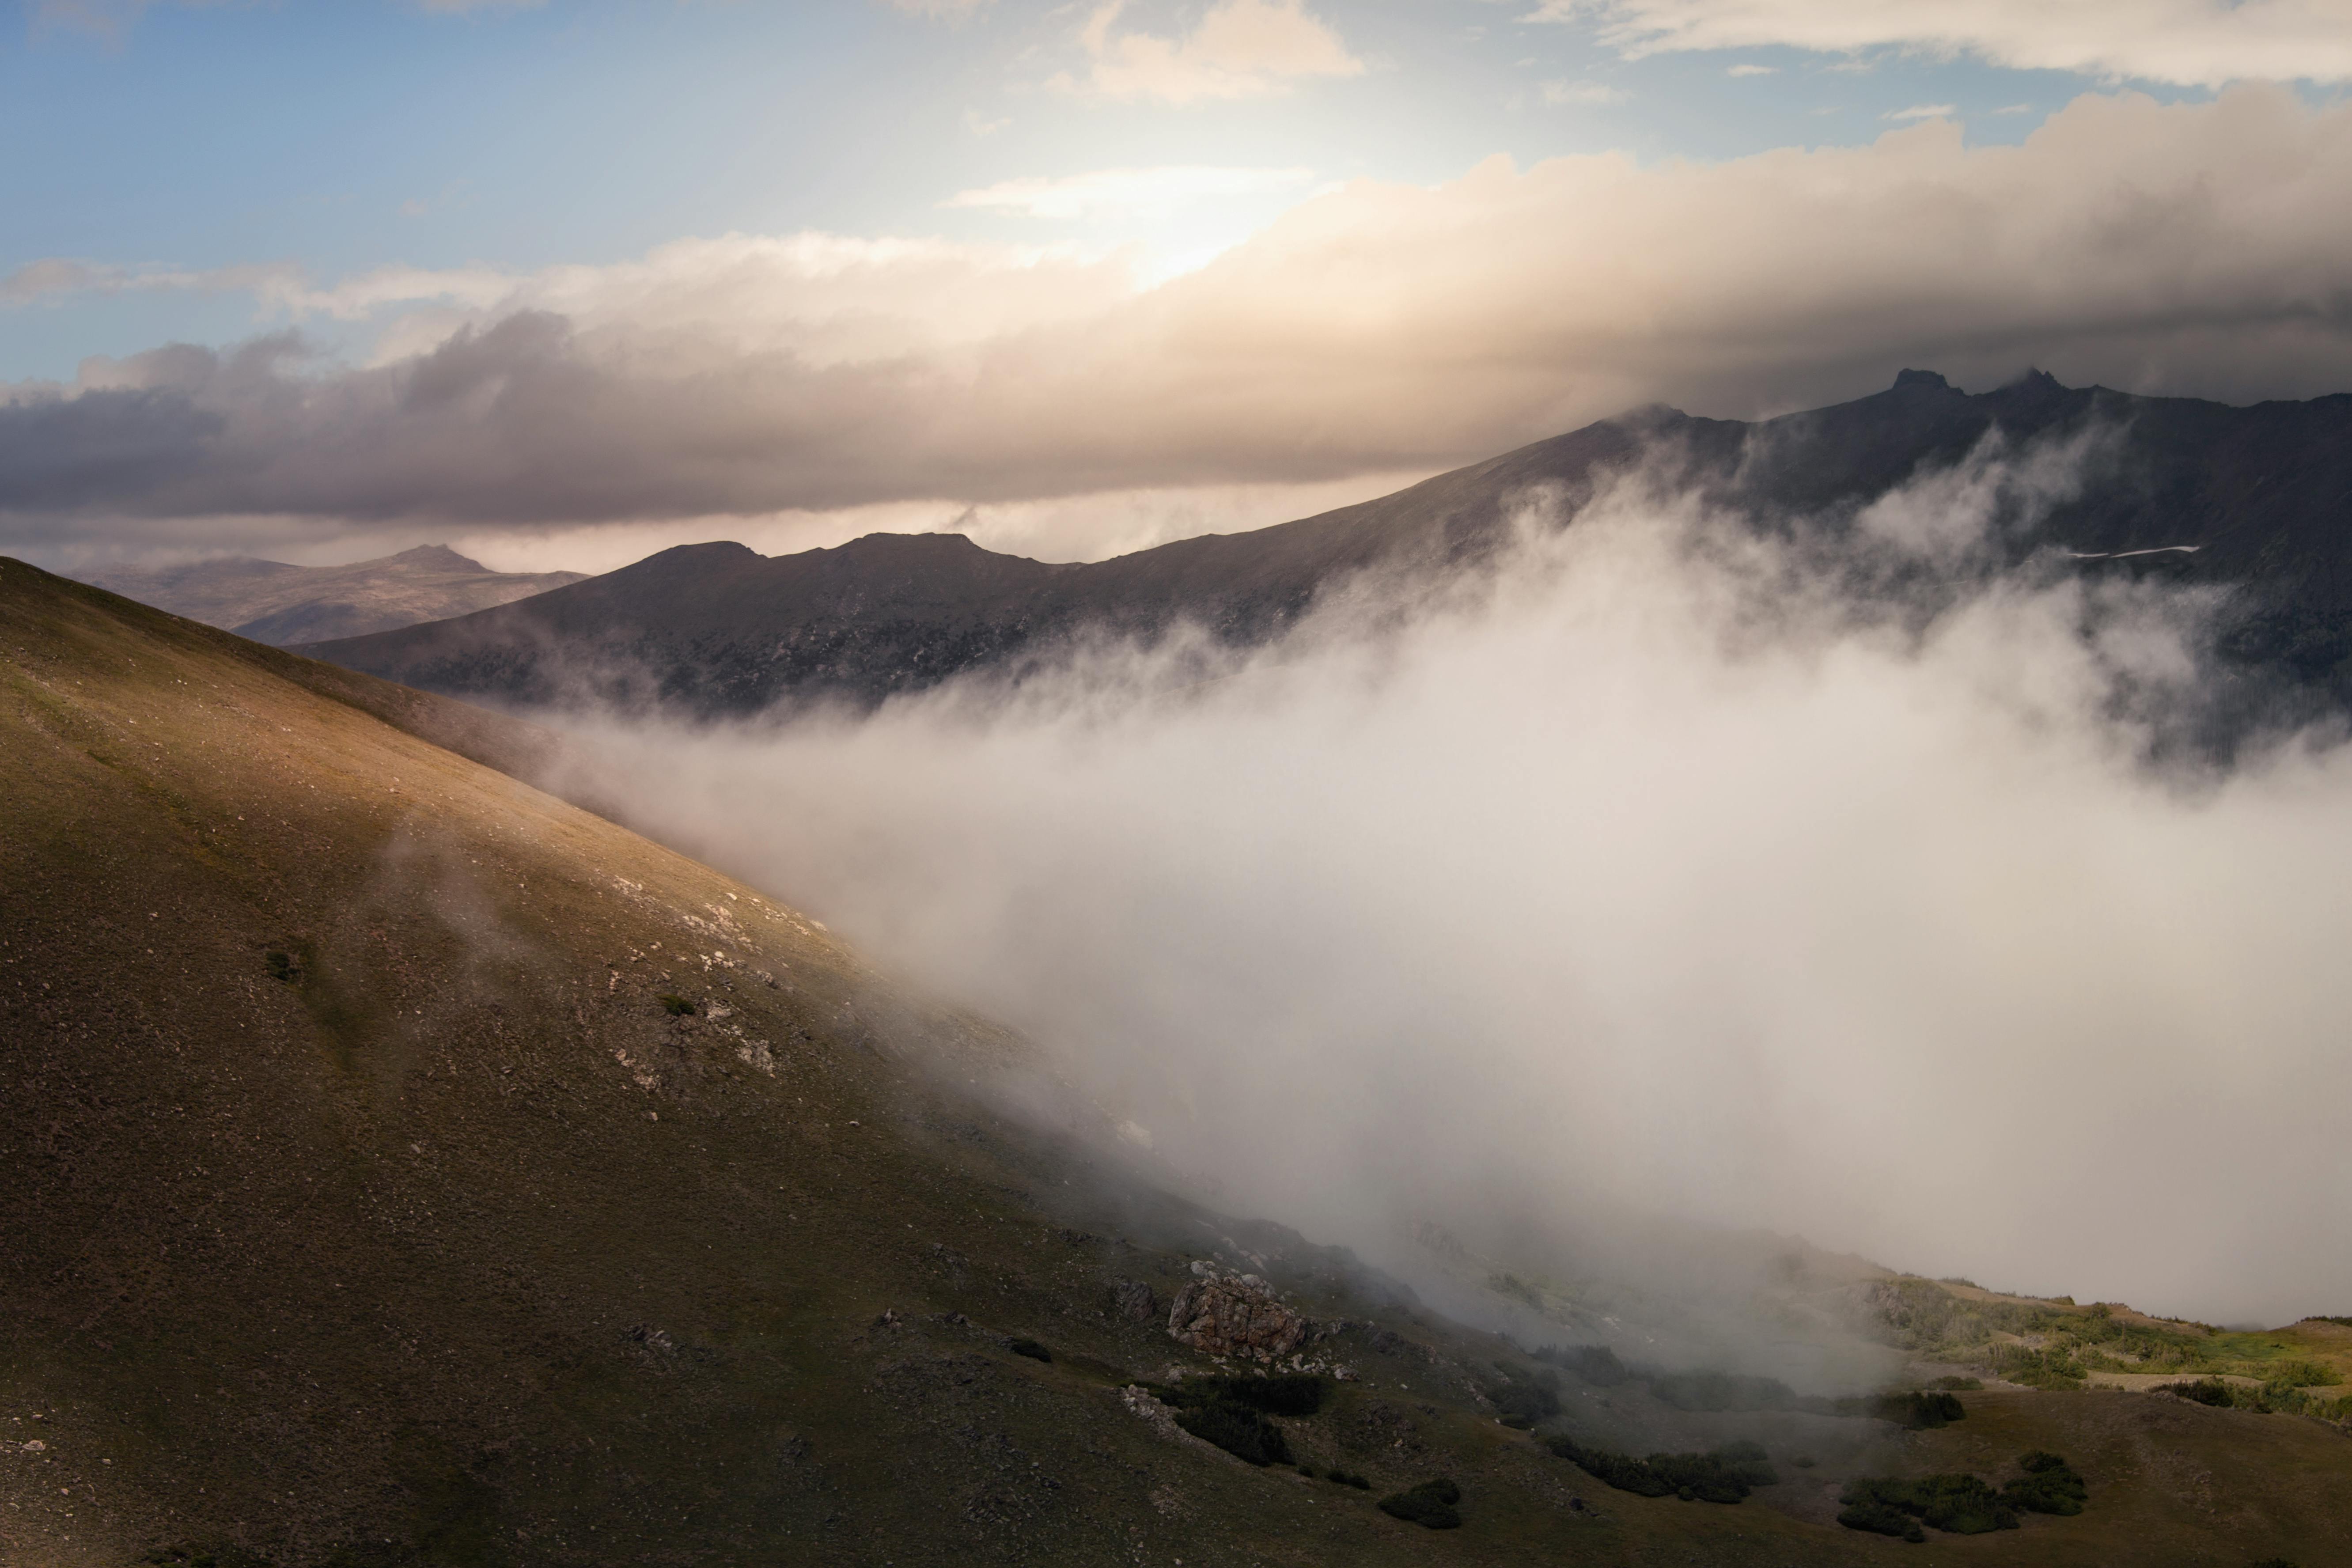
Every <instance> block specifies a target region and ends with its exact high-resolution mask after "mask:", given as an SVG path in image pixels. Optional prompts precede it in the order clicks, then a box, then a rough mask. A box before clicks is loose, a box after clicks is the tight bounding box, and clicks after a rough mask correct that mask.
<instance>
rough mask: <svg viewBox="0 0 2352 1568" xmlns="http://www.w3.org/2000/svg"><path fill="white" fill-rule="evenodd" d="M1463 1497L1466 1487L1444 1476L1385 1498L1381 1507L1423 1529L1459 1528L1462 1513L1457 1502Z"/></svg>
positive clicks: (1386, 1511) (1395, 1516) (1392, 1517)
mask: <svg viewBox="0 0 2352 1568" xmlns="http://www.w3.org/2000/svg"><path fill="white" fill-rule="evenodd" d="M1461 1500H1462V1489H1461V1488H1460V1487H1457V1486H1455V1485H1454V1483H1453V1482H1452V1481H1449V1480H1446V1479H1444V1478H1443V1477H1440V1478H1439V1479H1436V1480H1430V1481H1423V1482H1422V1483H1421V1484H1420V1485H1419V1486H1417V1487H1410V1488H1407V1489H1405V1490H1403V1491H1401V1492H1394V1493H1391V1495H1389V1496H1387V1497H1384V1498H1382V1499H1381V1512H1382V1513H1384V1514H1387V1515H1388V1516H1389V1517H1391V1519H1402V1520H1403V1521H1406V1522H1407V1523H1409V1524H1417V1525H1420V1526H1421V1527H1422V1528H1423V1530H1459V1529H1460V1528H1461V1527H1462V1515H1461V1513H1460V1512H1459V1511H1458V1510H1456V1509H1455V1507H1454V1505H1455V1504H1457V1503H1459V1502H1460V1501H1461Z"/></svg>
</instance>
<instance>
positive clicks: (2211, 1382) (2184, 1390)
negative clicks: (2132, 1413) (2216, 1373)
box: [2157, 1377, 2236, 1407]
mask: <svg viewBox="0 0 2352 1568" xmlns="http://www.w3.org/2000/svg"><path fill="white" fill-rule="evenodd" d="M2157 1392H2158V1394H2170V1395H2172V1397H2173V1398H2175V1399H2187V1400H2192V1401H2194V1402H2195V1403H2197V1404H2199V1405H2221V1406H2223V1407H2227V1406H2229V1405H2233V1404H2235V1403H2236V1400H2235V1398H2234V1397H2233V1396H2232V1395H2231V1393H2230V1385H2229V1384H2226V1383H2223V1382H2222V1381H2221V1379H2220V1378H2218V1377H2207V1378H2200V1379H2199V1380H2198V1381H2197V1382H2195V1383H2168V1384H2164V1385H2163V1386H2162V1387H2161V1388H2158V1390H2157Z"/></svg>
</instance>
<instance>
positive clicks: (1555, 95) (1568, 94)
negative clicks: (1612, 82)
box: [1543, 81, 1633, 105]
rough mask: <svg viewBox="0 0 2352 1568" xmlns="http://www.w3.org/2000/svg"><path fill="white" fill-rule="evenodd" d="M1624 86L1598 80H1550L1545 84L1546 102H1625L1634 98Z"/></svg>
mask: <svg viewBox="0 0 2352 1568" xmlns="http://www.w3.org/2000/svg"><path fill="white" fill-rule="evenodd" d="M1543 98H1544V101H1545V102H1546V103H1578V104H1592V105H1599V104H1608V103H1624V102H1626V101H1628V100H1631V99H1632V98H1633V94H1632V93H1630V92H1627V91H1626V90H1625V89H1623V88H1622V87H1611V86H1609V85H1608V84H1607V83H1605V82H1598V81H1548V82H1546V83H1544V84H1543Z"/></svg>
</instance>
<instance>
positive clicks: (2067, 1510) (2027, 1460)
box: [2000, 1448, 2091, 1514]
mask: <svg viewBox="0 0 2352 1568" xmlns="http://www.w3.org/2000/svg"><path fill="white" fill-rule="evenodd" d="M2017 1468H2019V1469H2021V1470H2023V1471H2024V1472H2025V1474H2024V1475H2022V1476H2021V1477H2020V1478H2018V1479H2016V1480H2013V1481H2011V1482H2010V1483H2009V1484H2008V1485H2006V1486H2004V1487H2002V1488H2001V1489H2000V1498H2001V1500H2002V1501H2003V1502H2005V1503H2007V1504H2009V1506H2010V1507H2011V1508H2014V1509H2022V1510H2025V1511H2026V1512H2028V1513H2055V1514H2075V1513H2080V1512H2082V1511H2083V1505H2084V1503H2085V1502H2087V1501H2089V1500H2090V1497H2091V1489H2090V1488H2089V1487H2088V1486H2086V1485H2084V1481H2083V1478H2082V1477H2080V1476H2078V1475H2076V1474H2075V1473H2074V1466H2072V1465H2070V1464H2068V1463H2067V1462H2066V1461H2065V1460H2064V1459H2062V1458H2059V1457H2058V1456H2057V1455H2055V1454H2053V1453H2050V1452H2048V1451H2047V1450H2044V1449H2041V1448H2037V1449H2035V1450H2034V1451H2033V1452H2032V1453H2030V1454H2028V1455H2026V1456H2025V1457H2024V1458H2021V1459H2020V1460H2018V1461H2017Z"/></svg>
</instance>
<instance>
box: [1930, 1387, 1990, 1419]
mask: <svg viewBox="0 0 2352 1568" xmlns="http://www.w3.org/2000/svg"><path fill="white" fill-rule="evenodd" d="M1927 1386H1928V1387H1930V1388H1940V1389H1943V1390H1945V1391H1946V1392H1947V1393H1951V1394H1974V1393H1975V1392H1976V1391H1977V1390H1979V1389H1980V1388H1982V1387H1983V1386H1984V1379H1983V1378H1980V1377H1939V1378H1937V1380H1936V1381H1935V1382H1933V1383H1931V1384H1928V1385H1927ZM1953 1419H1955V1420H1958V1416H1955V1417H1953Z"/></svg>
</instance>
